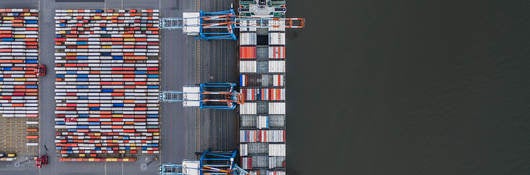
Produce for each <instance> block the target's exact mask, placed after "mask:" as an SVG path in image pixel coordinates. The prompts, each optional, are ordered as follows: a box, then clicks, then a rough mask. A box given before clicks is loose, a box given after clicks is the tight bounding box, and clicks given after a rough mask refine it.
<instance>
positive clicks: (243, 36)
mask: <svg viewBox="0 0 530 175" xmlns="http://www.w3.org/2000/svg"><path fill="white" fill-rule="evenodd" d="M256 38H257V35H256V33H240V34H239V45H242V46H251V45H256Z"/></svg>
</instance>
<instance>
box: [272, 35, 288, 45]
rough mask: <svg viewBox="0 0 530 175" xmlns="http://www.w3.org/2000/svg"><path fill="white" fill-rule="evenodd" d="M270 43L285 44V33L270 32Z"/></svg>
mask: <svg viewBox="0 0 530 175" xmlns="http://www.w3.org/2000/svg"><path fill="white" fill-rule="evenodd" d="M269 45H285V33H276V32H274V33H273V32H270V33H269Z"/></svg>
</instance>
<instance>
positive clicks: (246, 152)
mask: <svg viewBox="0 0 530 175" xmlns="http://www.w3.org/2000/svg"><path fill="white" fill-rule="evenodd" d="M255 24H256V22H255V21H242V23H241V26H252V25H255ZM276 26H279V27H270V28H269V29H268V30H267V31H266V32H259V31H257V29H256V28H244V27H241V28H240V35H239V38H240V40H239V45H240V47H239V58H240V61H239V66H240V67H239V68H240V73H241V75H240V87H241V93H242V94H243V96H244V98H245V103H244V104H241V105H240V122H241V123H240V127H241V128H240V136H239V138H240V156H241V166H242V168H244V169H247V170H249V172H250V174H267V175H283V174H285V158H286V157H285V156H286V155H285V153H286V149H285V143H286V133H285V129H286V128H285V116H286V115H285V114H286V113H285V100H286V99H285V25H276ZM260 30H261V29H260ZM262 33H267V34H268V36H263V37H262V36H259V35H260V34H262ZM258 38H265V39H266V40H267V42H263V41H261V42H258V41H257V40H258ZM259 43H266V44H262V45H260V44H259Z"/></svg>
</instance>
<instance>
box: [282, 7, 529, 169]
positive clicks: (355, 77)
mask: <svg viewBox="0 0 530 175" xmlns="http://www.w3.org/2000/svg"><path fill="white" fill-rule="evenodd" d="M288 9H289V11H288V15H289V16H293V17H294V16H303V17H305V18H306V19H307V24H306V28H305V29H304V30H303V31H294V32H293V31H291V32H289V35H288V37H289V38H288V41H287V42H288V44H287V48H288V49H287V58H288V67H287V70H288V75H287V94H288V95H287V96H288V101H289V103H288V106H287V107H288V113H289V116H288V121H287V123H288V148H287V149H288V151H287V152H288V162H287V165H288V174H290V175H311V174H315V175H324V174H325V175H328V174H345V175H346V174H347V175H389V174H392V175H411V174H418V175H438V174H439V175H447V174H453V175H454V174H462V175H490V174H491V175H507V174H521V175H523V174H524V175H526V174H529V173H530V34H529V33H530V13H528V12H530V3H529V2H528V1H499V2H486V1H465V2H464V1H420V0H417V1H413V0H406V1H391V0H376V1H369V0H354V1H348V2H347V3H345V2H335V1H322V0H305V1H295V0H290V1H288Z"/></svg>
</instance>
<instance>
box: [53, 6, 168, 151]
mask: <svg viewBox="0 0 530 175" xmlns="http://www.w3.org/2000/svg"><path fill="white" fill-rule="evenodd" d="M158 21H159V11H158V10H153V9H128V10H112V9H107V10H98V9H95V10H93V9H91V10H56V17H55V22H56V23H55V27H56V38H55V44H56V46H55V49H56V54H55V64H56V65H55V70H56V76H57V77H56V83H55V85H56V89H55V94H56V95H55V101H56V104H57V106H56V111H55V115H56V118H55V128H56V130H57V134H56V139H55V143H56V146H57V150H58V152H59V153H60V154H61V156H62V158H61V160H62V161H114V160H116V161H130V160H134V159H127V158H128V157H135V156H137V155H138V154H158V153H159V140H160V135H159V134H160V129H159V102H158V94H159V90H160V88H159V75H160V74H159V51H160V46H159V29H158V25H159V24H158V23H159V22H158ZM108 158H111V159H112V160H110V159H108ZM113 158H116V159H113Z"/></svg>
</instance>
